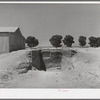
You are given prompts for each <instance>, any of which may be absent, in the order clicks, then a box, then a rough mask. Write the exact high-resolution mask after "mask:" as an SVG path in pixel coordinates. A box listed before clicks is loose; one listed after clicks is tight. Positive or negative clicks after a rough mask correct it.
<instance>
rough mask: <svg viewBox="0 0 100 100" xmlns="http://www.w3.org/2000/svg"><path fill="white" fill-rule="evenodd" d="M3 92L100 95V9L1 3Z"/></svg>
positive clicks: (0, 76) (94, 6) (0, 83)
mask: <svg viewBox="0 0 100 100" xmlns="http://www.w3.org/2000/svg"><path fill="white" fill-rule="evenodd" d="M0 88H32V89H34V88H35V89H38V88H45V89H46V88H49V89H51V88H55V89H56V88H59V89H60V88H68V89H72V88H74V89H79V88H81V89H84V88H87V89H99V88H100V4H53V3H52V4H34V3H32V4H31V3H30V4H27V3H25V4H24V3H23V4H22V3H14V4H10V3H5V4H1V3H0ZM59 91H60V90H59Z"/></svg>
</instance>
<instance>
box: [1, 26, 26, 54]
mask: <svg viewBox="0 0 100 100" xmlns="http://www.w3.org/2000/svg"><path fill="white" fill-rule="evenodd" d="M21 49H25V38H24V36H23V35H22V33H21V31H20V28H19V27H0V54H1V53H8V52H11V51H16V50H21Z"/></svg>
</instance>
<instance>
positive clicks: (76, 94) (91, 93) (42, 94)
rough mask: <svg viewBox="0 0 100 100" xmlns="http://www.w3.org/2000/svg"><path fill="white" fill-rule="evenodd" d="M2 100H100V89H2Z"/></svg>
mask: <svg viewBox="0 0 100 100" xmlns="http://www.w3.org/2000/svg"><path fill="white" fill-rule="evenodd" d="M0 4H100V1H0ZM0 99H100V89H75V88H74V89H69V88H58V89H54V88H53V89H52V88H48V89H47V88H46V89H44V88H31V89H29V88H28V89H27V88H19V89H18V88H13V89H12V88H6V89H5V88H1V89H0Z"/></svg>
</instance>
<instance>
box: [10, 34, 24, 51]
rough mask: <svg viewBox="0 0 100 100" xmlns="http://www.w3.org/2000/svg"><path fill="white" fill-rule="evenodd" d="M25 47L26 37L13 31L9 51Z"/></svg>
mask: <svg viewBox="0 0 100 100" xmlns="http://www.w3.org/2000/svg"><path fill="white" fill-rule="evenodd" d="M24 48H25V40H24V38H23V37H22V36H21V35H20V34H17V33H11V34H10V46H9V51H14V50H20V49H24Z"/></svg>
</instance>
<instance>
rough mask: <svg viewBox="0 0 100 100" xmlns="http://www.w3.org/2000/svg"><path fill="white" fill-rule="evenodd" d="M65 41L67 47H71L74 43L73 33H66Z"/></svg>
mask: <svg viewBox="0 0 100 100" xmlns="http://www.w3.org/2000/svg"><path fill="white" fill-rule="evenodd" d="M63 43H64V45H66V46H67V47H71V46H72V44H73V43H74V38H73V37H72V36H71V35H66V36H65V38H64V40H63Z"/></svg>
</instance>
